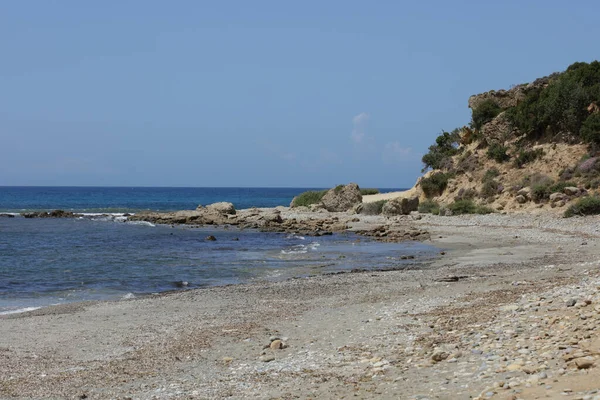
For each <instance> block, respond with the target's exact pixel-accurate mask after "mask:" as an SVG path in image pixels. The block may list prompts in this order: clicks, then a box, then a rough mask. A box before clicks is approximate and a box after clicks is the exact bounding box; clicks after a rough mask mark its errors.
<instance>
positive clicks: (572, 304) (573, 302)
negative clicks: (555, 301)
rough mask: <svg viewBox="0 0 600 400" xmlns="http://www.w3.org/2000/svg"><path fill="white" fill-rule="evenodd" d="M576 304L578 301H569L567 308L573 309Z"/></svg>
mask: <svg viewBox="0 0 600 400" xmlns="http://www.w3.org/2000/svg"><path fill="white" fill-rule="evenodd" d="M575 304H577V299H569V300H567V307H573V306H574V305H575Z"/></svg>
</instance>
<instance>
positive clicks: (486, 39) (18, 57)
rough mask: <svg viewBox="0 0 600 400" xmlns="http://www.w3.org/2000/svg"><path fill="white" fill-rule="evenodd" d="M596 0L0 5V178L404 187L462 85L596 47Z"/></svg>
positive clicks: (556, 64)
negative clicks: (0, 145) (0, 149)
mask: <svg viewBox="0 0 600 400" xmlns="http://www.w3.org/2000/svg"><path fill="white" fill-rule="evenodd" d="M598 15H600V3H598V2H595V1H578V2H576V3H571V4H569V3H567V2H564V1H530V2H524V1H502V2H482V1H453V2H446V1H429V2H401V1H380V2H364V1H363V2H358V1H327V2H323V1H302V2H284V1H252V2H248V1H237V2H234V1H231V2H204V1H172V2H166V1H122V2H121V1H119V2H117V1H106V2H95V3H92V2H81V1H66V0H64V1H38V2H20V1H19V2H16V1H14V2H9V1H4V2H2V3H1V4H0V51H1V54H2V57H1V62H0V93H1V95H0V139H1V143H2V153H1V157H0V185H98V186H103V185H106V186H112V185H115V186H289V187H330V186H333V185H336V184H339V183H347V182H351V181H352V182H357V183H358V184H359V185H361V186H363V187H410V186H412V185H413V183H414V181H415V180H416V178H417V177H418V176H419V174H420V169H421V166H422V165H421V162H420V158H421V156H422V154H423V153H424V152H426V151H427V147H428V146H429V145H430V144H432V143H433V141H434V139H435V137H436V136H437V135H438V134H439V133H440V131H441V130H442V129H446V130H451V129H453V128H455V127H458V126H462V125H465V124H467V123H468V121H469V119H470V111H469V109H468V108H467V99H468V97H469V96H470V95H472V94H475V93H480V92H483V91H487V90H490V89H500V88H508V87H509V86H510V85H513V84H517V83H522V82H528V81H531V80H533V79H535V78H537V77H541V76H544V75H547V74H549V73H552V72H554V71H560V70H564V69H565V68H566V67H567V66H568V65H569V64H571V63H573V62H575V61H592V60H594V59H596V58H598V52H597V50H598V37H600V24H598V22H597V21H598V19H597V18H598Z"/></svg>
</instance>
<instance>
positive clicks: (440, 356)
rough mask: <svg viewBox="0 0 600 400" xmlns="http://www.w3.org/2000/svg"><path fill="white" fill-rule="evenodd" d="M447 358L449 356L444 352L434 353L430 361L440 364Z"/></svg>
mask: <svg viewBox="0 0 600 400" xmlns="http://www.w3.org/2000/svg"><path fill="white" fill-rule="evenodd" d="M448 356H450V354H448V353H446V352H445V351H436V352H435V353H433V354H432V355H431V359H432V360H433V361H435V362H440V361H443V360H445V359H446V358H448Z"/></svg>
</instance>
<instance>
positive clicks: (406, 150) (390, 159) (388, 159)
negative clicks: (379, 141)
mask: <svg viewBox="0 0 600 400" xmlns="http://www.w3.org/2000/svg"><path fill="white" fill-rule="evenodd" d="M413 156H414V154H413V151H412V148H410V147H402V145H401V144H400V142H390V143H387V144H386V145H385V147H384V148H383V154H382V158H383V162H384V163H386V164H397V163H399V162H403V161H406V160H408V159H412V158H413Z"/></svg>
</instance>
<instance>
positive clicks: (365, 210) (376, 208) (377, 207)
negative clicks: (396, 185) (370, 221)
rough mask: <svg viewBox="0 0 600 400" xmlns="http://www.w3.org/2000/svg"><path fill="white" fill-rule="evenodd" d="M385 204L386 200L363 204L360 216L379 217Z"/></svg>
mask: <svg viewBox="0 0 600 400" xmlns="http://www.w3.org/2000/svg"><path fill="white" fill-rule="evenodd" d="M385 203H387V200H379V201H374V202H371V203H363V205H362V208H361V210H360V213H361V214H364V215H379V214H381V211H382V210H383V206H384V205H385Z"/></svg>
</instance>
